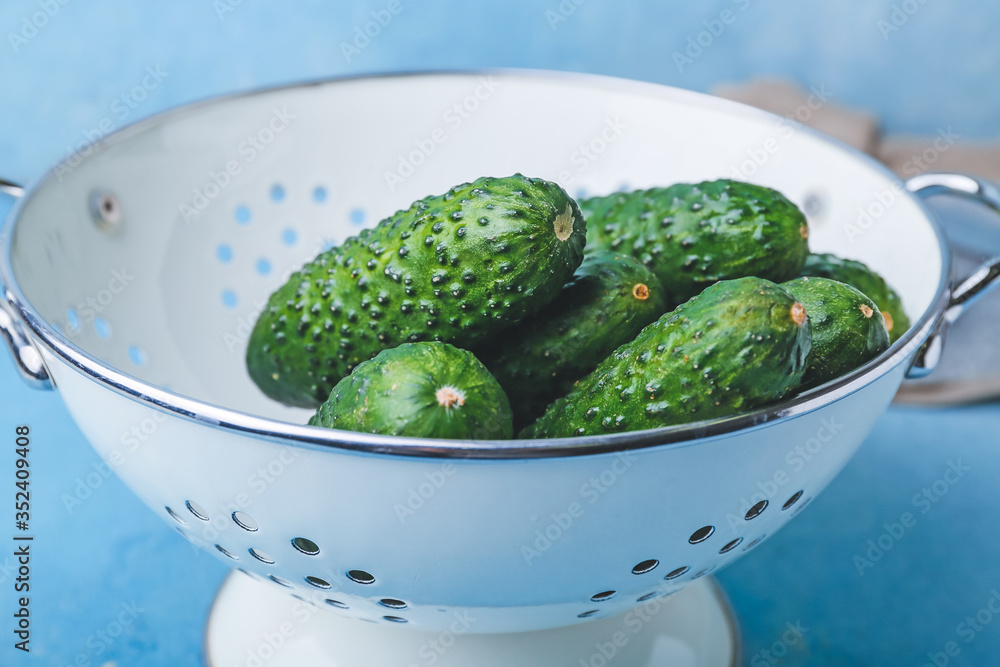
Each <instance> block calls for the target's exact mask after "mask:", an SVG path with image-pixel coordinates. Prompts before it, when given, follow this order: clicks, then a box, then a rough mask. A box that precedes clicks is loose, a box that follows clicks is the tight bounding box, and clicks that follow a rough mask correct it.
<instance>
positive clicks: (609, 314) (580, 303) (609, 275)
mask: <svg viewBox="0 0 1000 667" xmlns="http://www.w3.org/2000/svg"><path fill="white" fill-rule="evenodd" d="M666 310H667V308H666V301H665V297H664V294H663V289H662V287H661V285H660V281H659V280H658V279H657V278H656V276H655V275H653V273H652V272H651V271H650V270H649V269H647V268H646V267H645V266H643V264H642V262H640V261H639V260H637V259H635V258H634V257H631V256H629V255H624V254H621V253H613V252H607V251H599V252H594V253H588V254H587V255H586V256H585V257H584V260H583V264H581V265H580V268H579V269H577V271H576V274H575V275H574V276H573V279H572V280H571V281H570V282H569V283H567V284H566V286H565V287H564V288H563V290H562V292H560V293H559V296H557V297H556V298H555V300H554V301H553V302H552V303H551V304H549V306H548V307H547V308H546V309H545V310H543V311H542V312H540V313H538V314H536V315H534V316H533V317H531V318H529V319H527V320H525V321H524V322H522V323H521V324H520V325H519V326H517V327H514V328H513V329H511V330H509V331H508V332H507V334H506V335H505V336H504V337H503V339H502V340H498V341H497V343H496V344H495V345H494V346H492V347H491V348H490V351H489V352H487V353H484V354H483V362H484V363H485V364H486V367H487V368H489V369H490V370H491V371H492V372H493V375H494V376H495V377H496V378H497V380H498V381H499V382H500V386H502V387H503V388H504V390H505V391H506V392H507V396H508V397H509V398H510V401H511V407H512V408H513V409H514V418H515V423H516V424H518V425H524V424H528V423H530V422H531V421H533V420H534V419H536V418H537V417H538V416H539V415H540V414H541V413H542V411H544V410H545V408H546V406H548V404H549V403H551V402H552V401H554V400H555V399H557V398H559V397H560V396H563V395H565V394H566V393H568V392H569V390H570V389H572V387H573V383H574V382H576V381H577V380H579V379H580V378H582V377H583V376H584V375H586V374H587V373H589V372H590V371H592V370H594V369H595V368H597V365H598V364H599V363H600V362H601V361H602V360H604V358H605V357H607V356H608V355H609V354H611V353H612V352H614V351H615V349H616V348H617V347H618V346H619V345H621V344H623V343H626V342H628V341H630V340H632V339H633V338H635V336H636V335H637V334H638V333H639V332H640V331H641V330H642V328H643V327H645V326H646V325H647V324H649V323H650V322H653V321H654V320H655V319H657V318H658V317H659V316H660V315H662V314H663V313H664V312H665V311H666Z"/></svg>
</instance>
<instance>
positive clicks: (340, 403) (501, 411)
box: [309, 342, 514, 440]
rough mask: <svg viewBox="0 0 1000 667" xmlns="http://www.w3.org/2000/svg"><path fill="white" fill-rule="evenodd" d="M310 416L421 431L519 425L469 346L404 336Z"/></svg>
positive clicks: (488, 433)
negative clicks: (404, 339)
mask: <svg viewBox="0 0 1000 667" xmlns="http://www.w3.org/2000/svg"><path fill="white" fill-rule="evenodd" d="M309 423H310V424H311V425H313V426H325V427H327V428H336V429H342V430H345V431H361V432H364V433H379V434H382V435H405V436H411V437H416V438H459V439H475V440H497V439H507V438H510V437H511V436H512V435H513V433H514V424H513V420H512V417H511V412H510V405H509V404H508V402H507V397H506V396H505V395H504V392H503V389H501V388H500V385H499V384H497V381H496V380H495V379H494V378H493V376H492V375H490V373H489V371H487V370H486V367H485V366H483V365H482V364H481V363H479V360H477V359H476V357H475V356H474V355H473V354H472V353H471V352H468V351H466V350H460V349H458V348H457V347H454V346H452V345H448V344H447V343H433V342H431V343H404V344H403V345H400V346H399V347H396V348H393V349H391V350H384V351H382V352H379V353H378V354H377V355H376V356H375V358H374V359H371V360H369V361H365V362H363V363H361V364H359V365H358V367H357V368H355V369H354V372H352V373H351V374H350V375H349V376H347V377H346V378H344V379H343V380H341V381H340V382H338V383H337V386H335V387H334V388H333V391H331V392H330V398H329V399H327V401H326V402H325V403H323V405H321V406H320V408H319V410H317V412H316V414H315V415H313V417H312V419H310V420H309Z"/></svg>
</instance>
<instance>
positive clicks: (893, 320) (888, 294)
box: [800, 254, 910, 344]
mask: <svg viewBox="0 0 1000 667" xmlns="http://www.w3.org/2000/svg"><path fill="white" fill-rule="evenodd" d="M800 275H803V276H815V277H817V278H829V279H831V280H837V281H839V282H842V283H847V284H848V285H850V286H851V287H854V288H856V289H859V290H861V292H862V293H863V294H864V295H865V296H867V297H868V298H869V299H871V300H872V301H874V302H875V303H876V304H877V305H878V308H879V310H880V311H881V312H882V317H883V318H885V328H886V329H888V330H889V343H890V344H892V343H895V342H896V341H897V340H898V339H899V337H900V336H902V335H903V334H904V333H906V330H907V329H909V328H910V318H908V317H907V316H906V311H905V310H903V302H902V300H900V298H899V295H898V294H896V292H894V291H893V289H892V288H891V287H889V284H888V283H887V282H886V281H885V279H884V278H882V276H880V275H879V274H877V273H875V272H874V271H872V270H871V269H870V268H868V266H867V265H866V264H863V263H861V262H858V261H855V260H853V259H843V258H841V257H837V256H836V255H828V254H827V255H809V257H807V258H806V265H805V267H804V268H803V269H802V273H801V274H800Z"/></svg>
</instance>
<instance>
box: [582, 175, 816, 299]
mask: <svg viewBox="0 0 1000 667" xmlns="http://www.w3.org/2000/svg"><path fill="white" fill-rule="evenodd" d="M580 209H581V210H582V211H583V214H584V217H586V218H587V243H588V246H587V249H588V250H594V249H605V250H614V251H617V252H625V253H629V254H631V255H633V256H634V257H636V258H638V259H640V260H641V261H642V262H643V263H644V264H645V265H646V266H648V267H649V268H651V269H652V270H653V272H654V273H655V274H656V275H657V277H658V278H659V279H660V282H662V283H663V287H664V288H665V289H666V290H667V293H668V302H669V303H668V307H669V308H673V307H674V306H676V305H678V304H680V303H683V302H685V301H687V300H688V299H690V298H691V297H693V296H695V295H696V294H698V293H700V292H701V291H702V290H703V289H705V288H706V287H708V286H709V285H711V284H713V283H715V282H718V281H720V280H728V279H733V278H742V277H746V276H756V277H759V278H766V279H768V280H771V281H774V282H782V281H785V280H789V279H791V278H794V277H796V276H797V275H799V271H800V270H801V269H802V266H803V264H804V262H805V260H806V255H808V254H809V247H808V241H807V238H808V236H809V226H808V223H807V222H806V217H805V215H803V213H802V212H801V211H800V210H799V209H798V207H797V206H795V204H793V203H792V202H791V201H789V200H788V199H787V198H786V197H785V196H784V195H782V194H781V193H780V192H777V191H776V190H772V189H770V188H766V187H763V186H760V185H753V184H751V183H744V182H742V181H734V180H730V179H722V180H717V181H706V182H703V183H698V184H688V183H678V184H676V185H671V186H670V187H667V188H652V189H649V190H636V191H634V192H626V193H618V194H612V195H608V196H606V197H591V198H589V199H585V200H582V201H581V202H580Z"/></svg>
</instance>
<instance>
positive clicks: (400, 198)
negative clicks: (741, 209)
mask: <svg viewBox="0 0 1000 667" xmlns="http://www.w3.org/2000/svg"><path fill="white" fill-rule="evenodd" d="M514 172H522V173H524V174H526V175H530V176H539V177H543V178H547V179H551V180H555V181H557V182H559V183H560V184H561V185H563V186H564V187H565V188H566V189H567V190H568V191H569V192H570V193H571V194H572V195H574V196H582V195H585V194H604V193H609V192H613V191H616V190H619V189H631V188H645V187H652V186H657V185H667V184H670V183H674V182H679V181H687V182H695V181H699V180H704V179H714V178H720V177H738V178H742V179H743V180H748V181H752V182H756V183H761V184H764V185H768V186H771V187H774V188H777V189H779V190H780V191H782V192H783V193H785V194H786V195H787V196H788V197H789V198H790V199H792V200H793V201H795V202H796V203H798V204H799V205H800V206H804V207H806V208H807V210H808V211H809V212H810V224H811V229H812V235H811V238H810V244H811V247H812V249H813V250H814V251H829V252H835V253H837V254H839V255H842V256H845V257H850V258H856V259H860V260H862V261H864V262H866V263H868V264H869V265H870V266H872V267H874V268H875V269H876V270H878V271H879V272H880V273H882V274H883V275H884V276H885V277H886V278H887V280H888V281H889V282H890V283H891V284H892V285H893V287H895V289H896V290H898V291H899V292H900V293H901V295H902V298H903V301H904V304H905V307H906V310H907V312H908V314H909V315H910V317H911V319H916V318H917V317H919V316H920V315H921V314H922V313H923V312H924V311H925V310H927V309H928V308H929V306H930V305H931V303H932V301H933V299H934V297H935V294H936V290H937V287H938V281H939V277H940V271H941V251H940V248H939V245H938V241H937V238H936V235H935V233H934V230H933V227H932V225H931V224H930V222H929V221H928V220H927V218H926V216H925V214H924V213H923V211H922V209H921V208H920V207H919V205H918V204H917V203H916V202H915V200H914V199H913V198H911V197H909V196H907V195H905V194H904V193H902V191H901V189H900V187H899V185H898V182H896V181H894V180H893V179H892V178H891V175H890V174H888V172H886V171H885V170H883V169H882V168H880V167H878V166H877V165H875V163H874V162H872V161H868V160H864V159H859V155H858V154H856V153H854V152H852V151H849V150H845V149H844V148H842V147H841V146H839V145H837V144H835V143H832V142H830V141H828V140H826V139H824V138H821V137H819V136H816V135H814V134H812V133H811V132H808V131H806V130H799V129H797V128H796V126H795V125H794V124H793V123H790V122H789V121H787V120H784V119H781V118H778V117H776V116H771V115H769V114H765V113H763V112H758V111H756V110H752V109H749V108H746V107H742V106H739V105H736V104H733V103H729V102H725V101H722V100H718V99H715V98H711V97H708V96H703V95H699V94H695V93H690V92H685V91H680V90H675V89H669V88H665V87H661V86H653V85H647V84H640V83H634V84H630V83H624V82H620V81H615V80H610V79H602V78H595V77H576V76H545V75H527V76H526V75H523V74H494V75H482V76H480V75H474V74H461V75H453V74H447V75H430V76H403V77H385V78H375V79H362V80H346V81H333V82H328V83H322V84H317V85H310V86H304V87H295V88H287V89H280V90H273V91H267V92H263V93H257V94H254V95H250V96H243V97H236V98H231V99H226V100H223V101H218V102H214V103H210V104H204V105H199V106H195V107H193V108H188V109H182V110H180V111H178V112H174V113H172V114H168V115H166V116H163V117H157V118H155V119H152V120H150V121H147V122H144V123H141V124H139V125H138V126H136V127H134V128H131V129H129V130H126V131H125V132H124V133H121V134H119V135H116V136H115V137H113V138H112V139H111V140H109V141H107V142H106V143H104V144H102V145H100V146H98V147H96V148H95V149H94V150H93V151H92V153H91V154H90V155H87V156H85V158H84V159H82V160H81V159H77V158H71V159H70V160H69V161H68V162H67V163H66V164H64V165H62V166H60V167H59V168H58V169H57V170H56V172H55V173H54V174H53V175H52V176H51V177H50V178H48V179H47V180H46V181H44V182H43V183H42V184H41V185H40V187H39V188H38V189H37V190H36V191H35V192H34V193H33V195H32V196H31V197H30V199H29V200H28V201H27V202H26V203H25V205H24V206H23V209H22V211H21V214H20V216H21V217H20V220H19V223H18V225H17V227H16V234H15V238H14V240H13V254H12V264H13V268H14V272H15V275H16V278H17V281H18V283H19V285H20V286H21V288H22V290H23V292H24V294H25V295H26V297H27V298H28V300H29V301H30V302H31V304H32V305H33V306H34V307H35V309H36V310H37V311H38V312H39V313H40V314H41V315H42V316H43V318H44V319H46V320H47V321H48V322H50V323H51V324H53V325H55V326H57V327H58V328H59V330H60V331H62V332H63V333H64V334H65V335H66V336H67V337H69V338H70V340H72V342H73V343H75V344H76V345H77V346H79V347H80V348H81V349H82V350H84V351H85V352H87V353H89V354H90V355H92V356H94V357H95V358H97V359H99V360H102V361H103V362H105V363H107V364H109V365H111V366H114V367H116V368H118V369H120V370H122V371H124V372H126V373H128V374H130V375H133V376H135V377H138V378H140V379H142V380H145V381H147V382H149V383H151V384H154V385H158V386H162V387H165V388H168V389H171V390H173V391H176V392H178V393H181V394H184V395H187V396H190V397H193V398H196V399H201V400H205V401H208V402H211V403H214V404H217V405H221V406H225V407H229V408H234V409H238V410H242V411H246V412H250V413H254V414H258V415H262V416H268V417H274V418H279V419H286V420H289V421H293V422H296V423H302V422H304V421H305V419H306V418H307V417H308V414H309V413H308V411H305V410H300V409H293V408H287V407H284V406H281V405H278V404H277V403H275V402H273V401H271V400H269V399H267V398H266V397H265V396H264V395H263V394H262V393H261V392H260V391H259V390H258V389H257V388H256V387H255V385H254V384H253V383H252V382H251V381H250V380H249V377H248V376H247V373H246V369H245V365H244V352H245V344H246V339H247V336H248V335H249V332H250V330H251V327H252V324H253V322H254V319H255V317H256V315H257V313H258V312H259V310H260V309H261V307H262V306H263V304H264V303H265V302H266V300H267V297H268V295H269V294H270V293H271V291H273V290H274V289H275V288H277V287H278V286H279V285H280V284H281V283H282V282H283V281H284V280H285V278H286V277H287V275H288V274H289V273H290V272H291V271H292V270H294V269H296V268H298V267H299V266H301V264H302V263H304V262H305V261H307V260H309V259H311V258H312V257H313V256H315V255H316V254H317V253H318V252H319V251H320V250H322V249H323V248H325V247H328V246H329V245H330V244H335V243H339V242H340V241H342V240H343V239H344V238H346V237H347V236H349V235H352V234H354V233H356V232H357V231H358V230H359V229H361V228H363V227H365V226H370V225H373V224H374V223H376V222H377V221H378V220H379V219H381V218H383V217H385V216H387V215H390V214H391V213H393V212H395V211H396V210H398V209H400V208H404V207H406V206H408V205H409V203H410V202H411V201H413V200H415V199H417V198H420V197H423V196H426V195H428V194H438V193H441V192H443V191H445V190H446V189H448V188H449V187H450V186H452V185H454V184H457V183H461V182H465V181H469V180H473V179H475V178H477V177H479V176H483V175H498V176H499V175H508V174H511V173H514ZM95 193H111V194H113V195H114V197H116V198H117V200H118V202H119V203H120V210H121V212H122V220H121V223H120V225H118V226H117V227H113V228H111V229H110V230H109V229H108V228H107V227H106V226H105V227H102V226H101V225H98V224H95V214H94V213H93V208H92V201H93V198H94V196H95Z"/></svg>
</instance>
